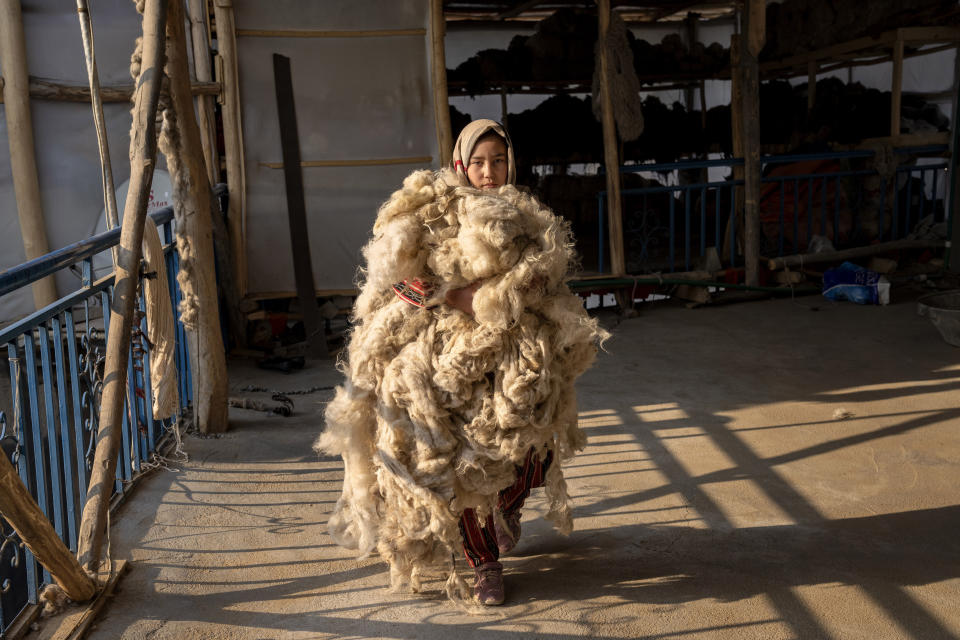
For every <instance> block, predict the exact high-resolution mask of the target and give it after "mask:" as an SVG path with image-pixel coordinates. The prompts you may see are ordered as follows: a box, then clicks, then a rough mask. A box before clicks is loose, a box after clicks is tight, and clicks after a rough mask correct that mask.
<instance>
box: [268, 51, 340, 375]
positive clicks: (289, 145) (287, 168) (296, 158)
mask: <svg viewBox="0 0 960 640" xmlns="http://www.w3.org/2000/svg"><path fill="white" fill-rule="evenodd" d="M273 75H274V82H275V84H276V94H277V115H278V116H279V119H280V146H281V148H282V149H283V164H284V171H283V177H284V183H285V185H286V193H287V217H288V219H289V222H290V245H291V249H292V253H293V273H294V277H295V278H296V284H297V298H298V299H299V300H300V312H301V313H302V314H303V326H304V328H305V329H306V333H307V342H309V343H310V353H311V355H313V356H315V357H327V356H329V351H328V350H327V339H326V335H325V332H324V325H323V322H321V320H320V310H319V308H318V307H317V296H316V294H315V293H314V291H315V290H316V287H314V285H313V266H312V263H311V260H310V234H309V229H308V227H307V205H306V202H305V201H304V195H303V170H302V169H301V167H300V138H299V134H298V133H297V112H296V106H295V105H294V97H293V79H292V77H291V72H290V58H288V57H286V56H282V55H280V54H278V53H275V54H273Z"/></svg>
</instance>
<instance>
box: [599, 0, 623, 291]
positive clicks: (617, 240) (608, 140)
mask: <svg viewBox="0 0 960 640" xmlns="http://www.w3.org/2000/svg"><path fill="white" fill-rule="evenodd" d="M597 17H598V23H599V27H600V28H599V34H598V38H599V39H598V47H597V48H598V50H599V51H600V105H601V108H602V123H603V160H604V168H605V169H606V172H607V221H608V226H609V236H610V271H611V273H612V274H613V275H615V276H621V275H623V274H625V273H626V272H627V267H626V258H625V256H624V252H623V217H622V216H623V207H622V206H621V203H620V158H619V155H618V153H617V125H616V123H615V122H614V120H613V102H612V100H611V96H610V57H609V54H608V51H607V47H606V45H605V43H606V41H607V32H608V31H609V30H610V0H597Z"/></svg>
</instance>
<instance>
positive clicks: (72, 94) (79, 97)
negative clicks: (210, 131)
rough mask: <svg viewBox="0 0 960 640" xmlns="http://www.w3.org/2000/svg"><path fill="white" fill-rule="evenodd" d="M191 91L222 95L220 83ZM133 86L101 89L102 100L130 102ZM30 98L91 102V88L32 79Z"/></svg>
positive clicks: (0, 83) (0, 88)
mask: <svg viewBox="0 0 960 640" xmlns="http://www.w3.org/2000/svg"><path fill="white" fill-rule="evenodd" d="M190 90H191V91H192V92H193V95H195V96H217V95H220V83H219V82H194V83H192V84H191V85H190ZM133 91H134V86H133V85H132V84H118V85H111V86H107V87H104V86H101V87H100V98H101V100H102V101H103V102H104V103H107V102H130V100H131V99H132V98H133ZM30 97H31V98H34V99H36V100H50V101H56V102H90V87H89V86H85V85H73V84H60V83H57V82H49V81H47V80H40V79H37V78H30ZM3 101H4V82H3V80H2V79H0V103H3Z"/></svg>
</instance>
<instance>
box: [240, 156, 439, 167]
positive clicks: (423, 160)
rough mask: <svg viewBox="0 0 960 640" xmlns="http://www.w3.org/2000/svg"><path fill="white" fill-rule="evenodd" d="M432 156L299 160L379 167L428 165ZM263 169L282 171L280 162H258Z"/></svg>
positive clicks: (308, 163) (308, 164)
mask: <svg viewBox="0 0 960 640" xmlns="http://www.w3.org/2000/svg"><path fill="white" fill-rule="evenodd" d="M431 162H433V156H414V157H411V158H363V159H357V160H301V161H300V166H301V167H304V168H307V167H380V166H386V165H392V164H429V163H431ZM257 166H260V167H263V168H264V169H283V163H282V162H258V163H257Z"/></svg>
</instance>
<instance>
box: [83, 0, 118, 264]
mask: <svg viewBox="0 0 960 640" xmlns="http://www.w3.org/2000/svg"><path fill="white" fill-rule="evenodd" d="M77 16H78V17H79V18H80V34H81V35H82V36H83V57H84V59H85V60H86V63H87V82H88V83H89V84H90V107H91V108H92V109H93V123H94V127H95V128H96V130H97V148H98V150H99V152H100V179H101V181H102V185H101V186H102V188H103V208H104V211H105V212H106V217H107V229H113V228H114V227H118V226H120V217H119V215H118V214H117V194H116V188H115V187H114V184H113V167H112V166H111V164H110V145H109V144H108V143H107V125H106V121H105V120H104V117H103V98H102V97H101V95H100V74H98V73H97V52H96V48H95V47H94V44H93V21H92V20H91V18H90V8H89V7H88V6H87V0H77ZM119 252H120V249H119V248H118V247H114V248H113V251H112V253H113V264H114V265H116V264H117V259H118V257H119Z"/></svg>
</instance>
